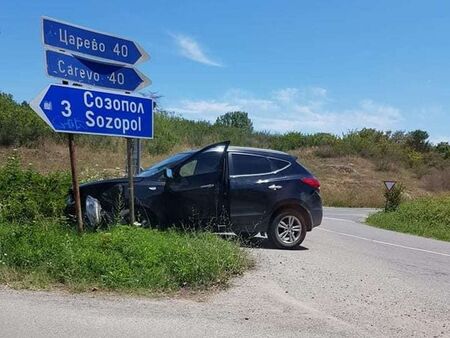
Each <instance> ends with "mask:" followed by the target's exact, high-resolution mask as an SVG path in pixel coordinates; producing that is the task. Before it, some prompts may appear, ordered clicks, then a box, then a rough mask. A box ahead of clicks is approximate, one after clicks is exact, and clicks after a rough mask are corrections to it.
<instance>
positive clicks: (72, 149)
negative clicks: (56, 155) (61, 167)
mask: <svg viewBox="0 0 450 338" xmlns="http://www.w3.org/2000/svg"><path fill="white" fill-rule="evenodd" d="M69 155H70V169H71V171H72V190H73V198H74V199H75V212H76V216H77V231H78V233H79V234H81V233H82V232H83V215H82V213H81V200H80V186H79V185H78V173H77V148H76V145H75V142H74V140H73V134H69Z"/></svg>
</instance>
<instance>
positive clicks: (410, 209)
mask: <svg viewBox="0 0 450 338" xmlns="http://www.w3.org/2000/svg"><path fill="white" fill-rule="evenodd" d="M367 222H368V223H369V224H371V225H374V226H377V227H380V228H384V229H389V230H394V231H400V232H406V233H411V234H415V235H419V236H424V237H432V238H436V239H440V240H444V241H450V195H441V196H435V197H425V198H420V199H417V200H414V201H408V202H403V203H401V204H400V207H399V208H398V209H397V210H396V211H393V212H388V213H385V212H378V213H376V214H373V215H371V216H369V218H368V219H367Z"/></svg>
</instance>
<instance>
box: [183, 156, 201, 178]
mask: <svg viewBox="0 0 450 338" xmlns="http://www.w3.org/2000/svg"><path fill="white" fill-rule="evenodd" d="M196 166H197V160H192V161H189V162H187V163H186V164H184V165H183V166H182V167H181V168H180V176H181V177H189V176H193V175H194V173H195V167H196Z"/></svg>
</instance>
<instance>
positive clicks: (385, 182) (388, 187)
mask: <svg viewBox="0 0 450 338" xmlns="http://www.w3.org/2000/svg"><path fill="white" fill-rule="evenodd" d="M395 183H397V182H396V181H384V185H385V186H386V189H387V190H389V191H391V190H392V188H393V187H394V185H395Z"/></svg>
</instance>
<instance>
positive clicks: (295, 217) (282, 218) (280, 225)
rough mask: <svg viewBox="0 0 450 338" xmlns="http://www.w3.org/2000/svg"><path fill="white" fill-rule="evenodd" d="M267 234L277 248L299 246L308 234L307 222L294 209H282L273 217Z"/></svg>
mask: <svg viewBox="0 0 450 338" xmlns="http://www.w3.org/2000/svg"><path fill="white" fill-rule="evenodd" d="M267 236H268V237H269V240H270V241H271V242H272V244H273V245H274V246H276V247H277V248H280V249H293V248H295V247H298V246H299V245H300V244H301V243H302V242H303V240H304V239H305V236H306V224H305V221H304V219H303V216H302V214H301V213H300V212H298V211H297V210H293V209H289V210H284V211H281V212H280V213H279V214H277V215H276V216H275V217H274V218H273V220H272V223H271V224H270V228H269V231H268V232H267Z"/></svg>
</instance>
